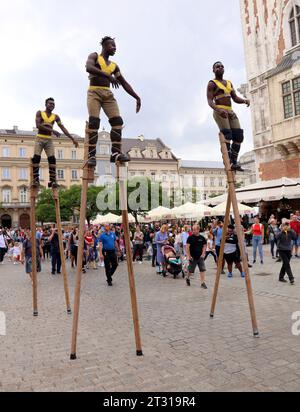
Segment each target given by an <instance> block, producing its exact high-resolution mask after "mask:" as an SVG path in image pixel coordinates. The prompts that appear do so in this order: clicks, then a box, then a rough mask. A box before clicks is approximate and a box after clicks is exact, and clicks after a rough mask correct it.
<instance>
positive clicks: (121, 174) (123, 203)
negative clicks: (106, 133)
mask: <svg viewBox="0 0 300 412" xmlns="http://www.w3.org/2000/svg"><path fill="white" fill-rule="evenodd" d="M127 176H128V168H127V166H126V165H124V164H120V163H117V179H118V182H119V188H120V207H121V210H122V219H123V229H124V239H125V247H126V261H127V268H128V278H129V288H130V297H131V308H132V317H133V325H134V333H135V342H136V354H137V356H143V350H142V342H141V334H140V325H139V313H138V303H137V294H136V287H135V278H134V269H133V259H132V251H131V244H130V234H129V232H130V230H129V219H128V202H127Z"/></svg>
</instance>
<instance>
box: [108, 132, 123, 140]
mask: <svg viewBox="0 0 300 412" xmlns="http://www.w3.org/2000/svg"><path fill="white" fill-rule="evenodd" d="M110 137H111V141H112V142H115V143H118V142H121V141H122V130H121V129H120V130H114V129H112V130H111V132H110Z"/></svg>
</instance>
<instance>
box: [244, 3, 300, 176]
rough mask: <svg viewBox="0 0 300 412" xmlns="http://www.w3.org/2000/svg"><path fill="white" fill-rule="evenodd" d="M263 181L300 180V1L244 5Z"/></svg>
mask: <svg viewBox="0 0 300 412" xmlns="http://www.w3.org/2000/svg"><path fill="white" fill-rule="evenodd" d="M240 5H241V14H242V24H243V34H244V43H245V52H246V53H245V54H246V67H247V77H248V85H247V94H248V96H249V97H250V99H251V103H252V105H251V111H252V124H253V133H254V137H253V139H254V147H255V156H256V159H257V167H258V170H257V175H258V176H259V178H260V179H261V180H265V181H269V180H275V179H280V178H283V177H287V178H293V179H300V0H284V1H276V0H265V1H257V0H249V1H245V0H240Z"/></svg>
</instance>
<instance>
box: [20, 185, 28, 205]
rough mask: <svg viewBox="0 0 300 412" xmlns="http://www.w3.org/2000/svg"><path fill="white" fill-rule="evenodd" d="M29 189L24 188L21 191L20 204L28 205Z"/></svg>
mask: <svg viewBox="0 0 300 412" xmlns="http://www.w3.org/2000/svg"><path fill="white" fill-rule="evenodd" d="M27 193H28V192H27V189H26V187H22V189H21V190H20V202H21V203H27V198H28V196H27Z"/></svg>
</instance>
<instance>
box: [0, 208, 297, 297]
mask: <svg viewBox="0 0 300 412" xmlns="http://www.w3.org/2000/svg"><path fill="white" fill-rule="evenodd" d="M232 223H234V222H232ZM243 226H244V237H245V245H244V247H245V251H246V255H247V257H248V265H249V267H252V265H255V264H257V263H258V262H257V257H258V256H259V259H260V260H259V261H260V264H261V265H263V264H264V262H265V256H264V248H263V245H264V244H266V243H268V244H269V245H270V253H271V257H272V259H274V260H276V262H281V263H282V268H281V271H280V274H279V280H280V282H287V280H286V279H285V276H286V275H287V276H288V278H289V281H290V283H291V284H294V283H295V279H294V275H293V273H292V269H291V265H290V261H291V259H292V257H295V258H298V259H299V258H300V212H299V211H297V212H296V213H295V214H292V215H291V217H290V220H288V219H283V220H282V221H281V222H278V221H277V220H276V218H275V216H274V215H272V216H271V217H270V219H269V221H268V223H267V228H266V224H265V222H264V223H262V222H261V220H260V218H259V217H258V216H257V217H255V218H254V220H253V222H250V223H249V220H243ZM223 229H224V223H223V221H222V220H217V219H211V220H208V219H205V220H203V221H202V222H201V224H198V223H195V224H194V225H190V224H185V222H177V223H176V224H160V223H159V222H156V223H154V224H151V225H150V224H149V225H143V226H140V225H132V226H131V227H130V245H131V248H132V256H133V262H137V263H139V264H143V262H144V261H145V260H147V261H150V262H151V263H152V267H153V268H156V273H157V274H159V275H163V276H164V277H166V276H167V275H168V273H171V274H175V275H176V274H178V273H179V272H182V274H183V277H185V278H186V283H187V285H188V286H190V285H191V279H193V277H194V273H195V270H196V268H197V267H198V268H199V271H200V278H201V287H202V288H203V289H207V286H206V283H205V276H206V260H207V259H208V258H209V257H210V256H211V257H212V259H213V261H214V262H215V264H216V265H218V262H219V257H220V250H221V241H222V236H223ZM62 235H63V248H64V255H65V259H67V260H68V259H69V260H70V262H71V263H70V264H71V267H72V268H75V267H76V266H77V262H78V247H79V232H78V228H74V229H65V230H64V231H63V234H62ZM125 243H126V242H125V238H124V231H123V228H122V225H110V224H106V225H103V226H90V227H88V228H87V230H86V232H85V236H84V253H83V259H82V271H83V272H84V273H87V271H88V270H98V269H99V268H105V273H106V278H107V283H108V285H109V286H112V285H113V275H114V273H115V272H116V270H117V268H118V265H119V263H120V262H122V261H124V260H125V259H126V247H125ZM249 245H252V248H253V260H252V261H251V259H250V256H249V255H250V253H248V252H249V249H247V247H246V246H249ZM36 247H37V250H36V256H37V271H38V273H39V272H41V270H42V261H43V260H49V259H50V260H51V274H52V275H53V276H55V275H59V274H61V267H62V261H61V253H60V245H59V236H58V230H57V228H56V227H54V226H53V227H51V228H41V227H38V228H37V230H36ZM257 252H258V253H257ZM5 256H7V258H8V259H7V260H8V261H10V262H11V264H13V265H18V264H20V265H21V264H24V265H25V271H26V273H27V274H28V275H29V276H30V277H31V279H32V242H31V232H30V230H21V229H17V230H8V229H5V228H2V227H0V264H4V258H5ZM226 264H227V268H228V274H227V275H228V278H232V277H233V271H234V269H235V268H236V269H238V270H239V272H240V275H241V277H245V268H243V266H242V263H241V251H240V246H239V242H238V236H237V233H236V229H235V226H234V224H230V225H229V226H228V229H227V233H226V240H225V248H224V259H223V262H222V273H223V274H226V273H225V265H226ZM180 265H181V266H180ZM174 267H177V268H178V267H179V268H180V269H179V270H177V271H174ZM175 272H176V273H175Z"/></svg>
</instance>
